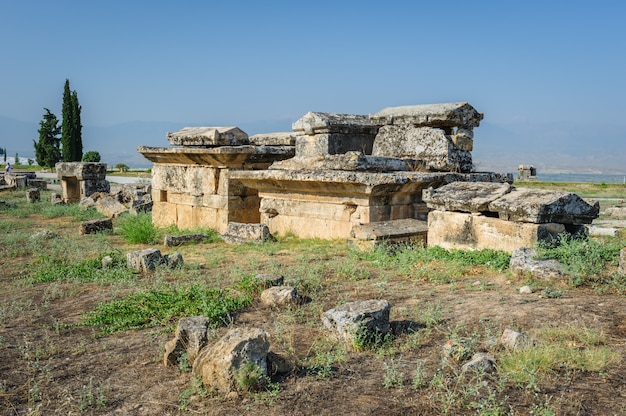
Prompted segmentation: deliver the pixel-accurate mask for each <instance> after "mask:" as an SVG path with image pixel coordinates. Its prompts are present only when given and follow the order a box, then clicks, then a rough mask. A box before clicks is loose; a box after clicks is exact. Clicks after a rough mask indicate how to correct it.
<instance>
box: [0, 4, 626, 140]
mask: <svg viewBox="0 0 626 416" xmlns="http://www.w3.org/2000/svg"><path fill="white" fill-rule="evenodd" d="M625 21H626V2H624V1H598V2H594V3H592V2H589V1H576V0H571V1H547V0H544V1H515V2H513V1H502V0H500V1H474V2H470V1H454V0H451V1H445V2H439V1H419V0H413V1H388V2H381V1H367V0H365V1H337V0H336V1H326V0H321V1H307V2H299V1H285V2H283V1H271V0H268V1H231V2H226V1H180V2H173V1H159V0H152V1H140V0H136V1H117V0H112V1H106V2H104V1H103V2H91V1H69V0H57V1H49V0H23V1H19V2H18V1H3V2H2V3H1V4H0V38H1V39H2V42H1V43H0V56H1V57H2V58H1V61H0V62H1V65H0V75H1V77H0V115H2V116H6V117H10V118H14V119H18V120H22V121H29V122H38V121H39V120H41V118H42V115H43V108H44V107H48V108H50V110H51V111H52V112H53V113H55V114H57V115H58V116H59V117H60V113H61V110H60V108H61V97H62V92H63V84H64V81H65V79H66V78H68V79H69V80H70V83H71V88H72V89H73V90H76V91H77V92H78V97H79V100H80V103H81V105H82V107H83V115H82V116H83V124H84V125H95V126H108V125H113V124H116V123H122V122H128V121H172V122H180V123H182V124H191V123H199V124H202V123H211V124H233V125H237V124H241V123H245V122H253V121H261V120H276V119H285V118H289V119H292V120H295V119H297V118H299V117H300V116H302V115H303V114H304V113H306V112H307V111H328V112H339V113H358V114H369V113H374V112H376V111H378V110H380V109H382V108H385V107H389V106H400V105H410V104H425V103H438V102H451V101H468V102H469V103H470V104H472V105H473V106H474V107H475V108H476V109H477V110H478V111H481V112H484V113H485V121H486V122H490V123H495V124H502V125H505V124H507V123H531V124H532V123H548V122H553V121H556V122H560V123H565V124H567V123H571V124H572V125H574V124H580V123H588V124H595V125H609V124H610V125H616V126H617V127H620V126H621V127H626V121H625V119H626V117H625V114H626V100H625V99H624V95H625V93H626V81H625V80H626V29H625V28H626V24H625V23H624V22H625ZM478 131H480V130H478ZM478 131H477V133H478ZM623 131H626V129H623Z"/></svg>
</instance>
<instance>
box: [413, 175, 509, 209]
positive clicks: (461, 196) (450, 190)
mask: <svg viewBox="0 0 626 416" xmlns="http://www.w3.org/2000/svg"><path fill="white" fill-rule="evenodd" d="M512 189H513V187H512V186H511V185H509V184H508V183H492V182H453V183H451V184H448V185H444V186H442V187H440V188H436V189H433V188H428V189H425V190H424V191H423V192H422V200H423V201H424V202H426V205H427V206H428V208H431V209H438V210H440V211H461V212H484V211H487V210H488V209H489V203H490V202H493V201H495V200H496V199H498V198H500V197H501V196H503V195H506V194H508V193H509V192H511V190H512Z"/></svg>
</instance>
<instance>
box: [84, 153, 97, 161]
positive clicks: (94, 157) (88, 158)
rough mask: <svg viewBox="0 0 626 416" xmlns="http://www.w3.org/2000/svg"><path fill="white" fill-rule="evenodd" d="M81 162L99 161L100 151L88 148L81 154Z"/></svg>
mask: <svg viewBox="0 0 626 416" xmlns="http://www.w3.org/2000/svg"><path fill="white" fill-rule="evenodd" d="M83 162H100V153H98V152H96V151H95V150H90V151H88V152H87V153H85V154H84V155H83Z"/></svg>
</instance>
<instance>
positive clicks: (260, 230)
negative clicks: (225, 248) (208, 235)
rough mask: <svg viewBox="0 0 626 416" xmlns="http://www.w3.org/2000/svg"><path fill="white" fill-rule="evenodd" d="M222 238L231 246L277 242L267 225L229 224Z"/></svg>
mask: <svg viewBox="0 0 626 416" xmlns="http://www.w3.org/2000/svg"><path fill="white" fill-rule="evenodd" d="M222 238H223V239H224V241H226V242H227V243H231V244H236V243H263V242H266V241H274V240H275V239H274V237H272V234H270V229H269V228H268V226H267V225H266V224H244V223H240V222H229V223H228V227H227V228H226V233H225V234H224V235H223V236H222Z"/></svg>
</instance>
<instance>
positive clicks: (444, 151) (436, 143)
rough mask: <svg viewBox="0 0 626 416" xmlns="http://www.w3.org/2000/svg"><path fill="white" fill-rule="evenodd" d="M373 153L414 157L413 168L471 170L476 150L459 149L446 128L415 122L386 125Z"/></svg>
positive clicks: (376, 154)
mask: <svg viewBox="0 0 626 416" xmlns="http://www.w3.org/2000/svg"><path fill="white" fill-rule="evenodd" d="M372 156H383V157H393V158H409V159H414V160H416V161H417V163H415V164H414V167H413V169H412V170H420V171H433V170H435V171H442V172H471V171H472V170H473V168H474V165H473V164H472V154H471V152H469V151H467V150H460V149H458V148H457V147H456V146H455V144H454V142H453V141H452V139H451V137H450V136H449V135H447V134H446V133H445V132H444V131H443V130H441V129H438V128H432V127H416V126H413V125H391V126H382V127H381V128H380V130H379V131H378V134H377V135H376V139H375V140H374V146H373V148H372Z"/></svg>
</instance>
